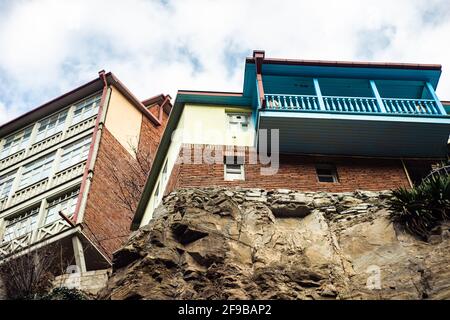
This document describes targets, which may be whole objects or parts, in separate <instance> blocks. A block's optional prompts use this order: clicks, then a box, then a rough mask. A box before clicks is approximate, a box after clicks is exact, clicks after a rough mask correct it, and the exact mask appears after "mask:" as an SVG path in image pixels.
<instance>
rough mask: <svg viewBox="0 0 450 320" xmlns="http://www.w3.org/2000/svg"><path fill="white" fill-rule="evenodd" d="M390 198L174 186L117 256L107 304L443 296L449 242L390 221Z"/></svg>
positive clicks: (449, 285)
mask: <svg viewBox="0 0 450 320" xmlns="http://www.w3.org/2000/svg"><path fill="white" fill-rule="evenodd" d="M389 196H390V194H389V192H380V193H375V192H363V191H358V192H354V193H344V194H330V193H299V192H293V191H289V190H277V191H269V192H268V191H264V190H259V189H258V190H255V189H251V190H246V189H217V188H205V189H182V190H178V191H177V192H175V193H172V194H170V195H169V196H168V197H166V198H165V200H164V204H163V205H161V206H160V207H159V208H158V209H157V211H156V213H155V215H154V219H153V220H152V221H151V223H150V224H149V225H148V226H145V227H144V228H141V229H140V230H139V231H137V232H135V233H134V234H133V235H132V237H131V238H130V239H129V241H128V243H127V244H126V245H125V246H124V247H123V248H122V249H121V250H120V251H118V252H117V253H116V254H115V257H114V272H113V275H112V277H111V278H110V280H109V282H108V286H107V288H106V289H104V290H103V291H102V292H101V294H100V298H104V299H105V298H106V299H108V298H109V299H425V298H428V299H450V268H449V266H450V253H449V252H450V239H449V238H450V236H449V226H448V225H447V226H443V227H442V228H441V229H442V230H441V231H442V232H441V233H440V234H436V236H434V237H433V238H432V239H431V242H428V243H427V242H422V241H420V240H417V239H415V238H413V237H412V236H410V235H407V234H405V233H403V232H402V231H401V230H398V228H396V227H395V226H394V225H393V224H392V223H391V222H390V221H389V219H388V217H387V216H388V214H389V212H388V208H387V205H386V199H387V198H388V197H389Z"/></svg>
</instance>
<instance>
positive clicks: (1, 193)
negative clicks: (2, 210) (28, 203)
mask: <svg viewBox="0 0 450 320" xmlns="http://www.w3.org/2000/svg"><path fill="white" fill-rule="evenodd" d="M16 174H17V170H16V171H13V172H10V173H7V174H5V175H3V176H1V177H0V200H2V199H5V198H8V197H9V194H10V193H11V190H12V187H13V184H14V180H15V179H16ZM8 182H10V185H9V190H8V191H7V192H6V193H5V186H6V185H7V183H8Z"/></svg>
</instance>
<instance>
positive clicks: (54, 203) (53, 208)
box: [44, 189, 80, 225]
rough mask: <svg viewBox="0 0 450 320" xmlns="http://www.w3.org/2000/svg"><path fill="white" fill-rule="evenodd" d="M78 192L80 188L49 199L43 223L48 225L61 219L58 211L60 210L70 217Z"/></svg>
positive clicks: (73, 210)
mask: <svg viewBox="0 0 450 320" xmlns="http://www.w3.org/2000/svg"><path fill="white" fill-rule="evenodd" d="M79 193H80V190H79V189H77V190H74V191H71V192H68V193H66V194H64V195H62V196H60V197H58V198H55V199H53V200H51V201H49V203H48V206H47V210H46V214H45V222H44V224H45V225H48V224H51V223H53V222H55V221H57V220H59V219H61V217H60V215H59V212H62V213H63V214H64V215H66V216H67V217H69V218H70V217H72V216H73V214H74V213H75V208H76V206H77V200H78V194H79Z"/></svg>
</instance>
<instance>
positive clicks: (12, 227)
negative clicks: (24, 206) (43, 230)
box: [2, 207, 39, 243]
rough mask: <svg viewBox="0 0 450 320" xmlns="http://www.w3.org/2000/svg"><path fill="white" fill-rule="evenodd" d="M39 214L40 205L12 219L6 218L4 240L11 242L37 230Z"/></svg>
mask: <svg viewBox="0 0 450 320" xmlns="http://www.w3.org/2000/svg"><path fill="white" fill-rule="evenodd" d="M38 214H39V207H35V208H33V209H31V210H28V211H26V212H24V213H23V214H20V215H18V216H15V217H14V218H12V219H8V220H6V228H5V233H4V234H3V239H2V242H3V243H5V242H9V241H11V240H13V239H16V238H20V237H21V236H23V235H25V234H27V233H29V232H32V231H33V230H35V229H36V227H37V218H38Z"/></svg>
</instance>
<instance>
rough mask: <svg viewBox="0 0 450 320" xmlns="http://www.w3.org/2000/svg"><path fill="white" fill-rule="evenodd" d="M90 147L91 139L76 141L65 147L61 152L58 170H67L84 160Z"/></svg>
mask: <svg viewBox="0 0 450 320" xmlns="http://www.w3.org/2000/svg"><path fill="white" fill-rule="evenodd" d="M90 146H91V137H88V138H85V139H81V140H78V141H77V142H75V143H73V144H71V145H70V146H67V147H65V148H64V150H63V154H62V156H61V161H60V162H59V170H60V171H61V170H64V169H67V168H69V167H71V166H73V165H75V164H77V163H80V162H81V161H83V160H86V159H87V157H88V154H89V147H90Z"/></svg>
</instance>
